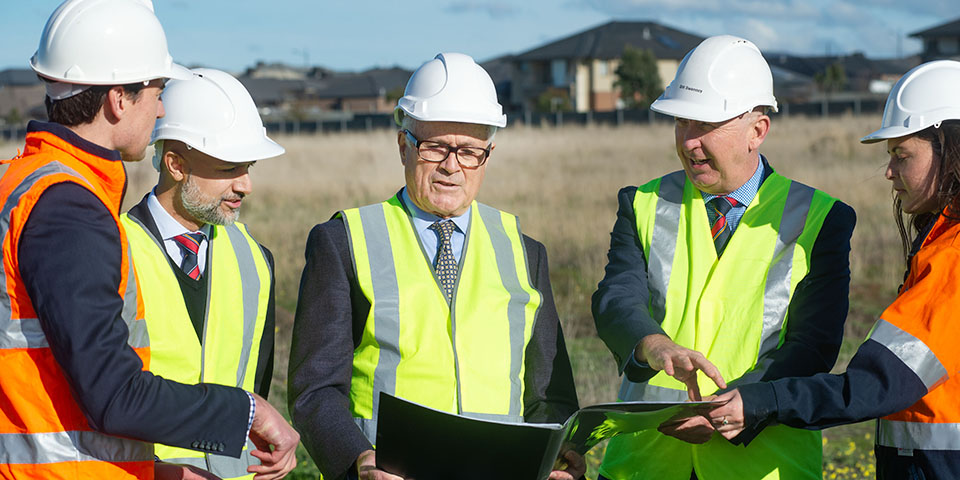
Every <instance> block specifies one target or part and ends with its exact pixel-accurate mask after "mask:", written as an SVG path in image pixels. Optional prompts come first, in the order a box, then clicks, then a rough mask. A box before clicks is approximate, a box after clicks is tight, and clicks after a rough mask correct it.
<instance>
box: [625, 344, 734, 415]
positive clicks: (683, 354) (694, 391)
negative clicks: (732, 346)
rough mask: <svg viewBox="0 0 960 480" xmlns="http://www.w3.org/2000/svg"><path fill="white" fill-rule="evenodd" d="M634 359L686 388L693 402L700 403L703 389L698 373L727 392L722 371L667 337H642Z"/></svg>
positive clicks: (693, 351)
mask: <svg viewBox="0 0 960 480" xmlns="http://www.w3.org/2000/svg"><path fill="white" fill-rule="evenodd" d="M633 354H634V356H635V357H636V359H637V361H638V362H644V363H646V364H648V365H650V368H652V369H654V370H663V371H664V372H666V374H667V375H670V376H671V377H673V378H676V379H677V380H680V381H681V382H683V383H684V384H686V386H687V395H688V396H689V397H690V400H694V401H700V386H699V385H698V384H697V370H701V371H703V373H704V374H706V375H707V376H708V377H710V379H711V380H713V382H714V383H716V384H717V387H719V388H727V382H725V381H723V376H722V375H720V370H719V369H717V367H716V366H714V365H713V364H712V363H710V360H707V357H704V356H703V354H702V353H700V352H698V351H696V350H690V349H689V348H685V347H681V346H680V345H677V344H676V343H674V342H673V340H670V338H669V337H667V336H666V335H660V334H654V335H647V336H646V337H643V340H641V341H640V344H639V345H637V349H636V350H635V351H634V353H633Z"/></svg>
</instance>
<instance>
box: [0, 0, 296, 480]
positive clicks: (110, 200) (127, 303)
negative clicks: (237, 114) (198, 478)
mask: <svg viewBox="0 0 960 480" xmlns="http://www.w3.org/2000/svg"><path fill="white" fill-rule="evenodd" d="M30 64H31V66H32V67H33V69H34V70H35V71H36V72H37V74H38V75H40V76H41V78H43V79H44V81H45V82H46V83H47V98H46V104H47V114H48V117H49V118H50V122H49V123H44V122H32V123H31V124H30V125H29V126H28V133H27V138H26V146H25V147H24V150H23V154H22V155H20V156H18V157H17V158H15V159H13V160H11V161H10V165H9V167H8V168H7V170H6V172H5V173H4V175H3V177H2V178H0V204H2V205H3V207H2V212H3V215H2V218H3V221H2V222H0V238H3V250H2V254H3V258H4V261H3V264H4V281H5V285H6V288H5V289H3V292H2V294H0V296H2V299H0V369H2V370H3V372H4V373H3V375H0V403H2V404H3V405H4V407H3V408H2V413H0V451H2V452H3V454H2V455H0V472H2V473H0V476H3V477H4V478H17V479H20V478H24V479H27V478H29V479H34V478H36V479H47V478H78V479H80V478H84V479H87V478H89V479H94V478H98V479H99V478H110V479H126V478H137V479H141V478H142V479H151V478H154V475H155V473H156V475H157V478H181V477H186V476H189V475H191V473H192V471H187V470H186V469H185V468H186V467H180V466H175V465H170V464H166V463H163V462H155V457H154V453H153V445H152V442H163V443H167V444H170V445H176V446H180V447H183V448H190V449H194V450H201V451H205V452H218V453H223V454H226V455H230V456H239V455H240V454H241V452H242V450H243V447H244V445H245V444H246V438H247V437H248V435H249V437H251V438H252V439H253V440H254V442H255V443H256V444H257V446H258V450H259V451H258V452H256V453H255V455H257V456H258V458H260V459H261V460H263V465H257V466H255V467H251V469H254V470H256V471H257V472H260V473H263V474H264V475H263V478H279V477H282V476H283V475H284V474H286V472H288V471H290V470H291V469H292V468H293V466H294V464H295V462H296V459H295V456H294V449H295V447H296V444H297V443H298V440H299V437H298V435H297V433H296V432H295V431H294V430H293V429H292V428H291V427H290V426H289V425H288V424H287V423H286V421H284V420H283V418H282V417H281V416H280V415H279V413H278V412H277V411H276V410H275V409H274V408H273V407H271V406H270V404H269V403H267V402H266V401H265V400H264V399H263V398H262V397H260V396H258V395H256V394H250V393H246V392H244V391H243V390H242V389H239V388H235V387H225V386H221V385H215V384H200V385H185V384H182V383H177V382H174V381H170V380H166V379H163V378H161V377H159V376H156V375H154V374H152V373H150V372H149V371H147V370H148V368H149V361H150V347H151V344H150V335H149V334H148V331H147V330H148V329H147V327H146V322H145V320H144V303H143V295H142V292H141V290H140V288H139V286H138V283H137V277H138V275H142V274H138V273H137V272H136V271H135V268H134V264H133V262H132V260H131V258H130V245H129V242H128V235H127V232H126V229H125V227H124V226H123V225H122V223H121V221H120V218H119V208H120V204H121V202H122V199H123V195H124V191H125V188H126V175H125V171H124V167H123V163H122V161H137V160H140V159H142V158H143V155H144V149H145V148H146V146H147V143H148V141H149V139H150V129H151V128H152V126H153V124H154V122H155V120H156V119H157V118H159V117H162V116H163V114H164V110H163V104H162V103H161V101H160V93H161V91H162V89H163V85H164V79H167V78H189V77H190V76H191V75H190V73H189V71H187V70H186V69H184V68H183V67H180V66H178V65H176V64H174V63H173V62H172V59H171V57H170V55H169V54H168V52H167V43H166V37H165V36H164V33H163V28H162V27H161V26H160V22H159V21H158V20H157V18H156V17H155V16H154V12H153V5H152V4H151V2H149V1H148V0H68V1H66V2H64V3H63V4H61V5H60V6H59V7H58V8H57V9H56V10H55V11H54V12H53V14H52V15H51V16H50V19H49V20H48V21H47V24H46V27H45V28H44V30H43V34H42V35H41V39H40V46H39V48H38V50H37V53H36V54H35V55H34V56H33V58H32V59H31V61H30ZM271 446H272V447H273V449H271Z"/></svg>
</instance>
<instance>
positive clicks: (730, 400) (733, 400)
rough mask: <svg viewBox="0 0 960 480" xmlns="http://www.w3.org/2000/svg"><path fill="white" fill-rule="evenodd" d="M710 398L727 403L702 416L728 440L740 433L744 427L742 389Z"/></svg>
mask: <svg viewBox="0 0 960 480" xmlns="http://www.w3.org/2000/svg"><path fill="white" fill-rule="evenodd" d="M710 400H714V401H719V402H726V403H724V404H723V405H720V406H719V407H717V408H714V409H713V410H709V411H707V412H706V413H704V414H703V417H702V418H705V419H706V420H707V421H708V422H710V423H711V424H713V425H714V427H715V428H716V429H717V431H718V432H720V435H723V438H726V439H727V440H732V439H733V437H736V436H737V435H740V432H742V431H743V427H744V423H743V398H742V397H741V396H740V390H731V391H729V392H727V393H724V394H723V395H717V396H716V397H712V398H710Z"/></svg>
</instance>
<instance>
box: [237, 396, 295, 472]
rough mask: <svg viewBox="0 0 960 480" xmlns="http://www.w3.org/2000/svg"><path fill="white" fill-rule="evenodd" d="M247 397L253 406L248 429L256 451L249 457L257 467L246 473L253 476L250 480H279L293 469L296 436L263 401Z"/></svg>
mask: <svg viewBox="0 0 960 480" xmlns="http://www.w3.org/2000/svg"><path fill="white" fill-rule="evenodd" d="M251 395H253V400H254V401H255V402H256V412H255V413H254V417H253V425H252V426H251V427H250V440H252V441H253V444H254V445H256V446H257V449H256V450H254V451H252V452H250V454H251V455H253V456H254V457H256V458H257V459H258V460H260V463H261V465H251V466H249V467H247V472H249V473H255V474H256V475H254V477H253V478H255V479H256V480H275V479H278V478H283V477H285V476H286V475H287V473H290V470H293V467H296V466H297V455H296V450H297V444H299V443H300V434H299V433H297V431H296V430H294V429H293V427H291V426H290V424H289V423H287V421H286V420H284V418H283V416H281V415H280V412H278V411H277V409H275V408H273V405H270V404H269V403H267V401H266V400H264V399H263V397H261V396H260V395H257V394H256V393H252V394H251ZM271 447H273V450H271Z"/></svg>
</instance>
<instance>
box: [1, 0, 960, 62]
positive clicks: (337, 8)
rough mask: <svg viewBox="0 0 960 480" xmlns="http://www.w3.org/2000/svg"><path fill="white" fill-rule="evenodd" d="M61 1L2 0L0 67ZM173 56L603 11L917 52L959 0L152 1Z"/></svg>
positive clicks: (503, 28)
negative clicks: (915, 35) (916, 35)
mask: <svg viewBox="0 0 960 480" xmlns="http://www.w3.org/2000/svg"><path fill="white" fill-rule="evenodd" d="M59 3H60V1H59V0H0V32H3V33H2V34H0V35H2V37H0V38H2V41H0V69H2V68H10V67H26V66H27V60H28V59H29V57H30V56H31V55H32V54H33V52H34V51H35V50H36V46H37V42H38V40H39V37H40V32H41V30H42V29H43V25H44V23H45V21H46V18H47V17H48V16H49V14H50V13H51V12H52V11H53V10H54V8H56V6H57V5H58V4H59ZM154 4H155V6H156V12H157V16H158V17H159V18H160V20H161V22H162V23H163V25H164V28H165V30H166V32H167V37H168V42H169V44H170V51H171V53H172V54H173V57H174V58H175V59H176V60H177V61H178V62H179V63H182V64H186V65H199V64H202V65H205V66H210V67H216V68H221V69H226V70H230V71H240V70H242V69H243V68H244V67H246V66H248V65H251V64H253V63H255V62H256V61H257V60H265V61H271V62H272V61H281V62H286V63H289V64H294V65H304V64H309V65H322V66H325V67H329V68H333V69H337V70H362V69H365V68H369V67H373V66H392V65H400V66H403V67H407V68H415V67H416V66H417V65H419V64H420V63H422V62H424V61H426V60H428V59H430V58H432V57H433V56H434V55H435V54H436V53H437V52H439V51H460V52H463V53H467V54H470V55H472V56H474V57H475V58H477V59H478V60H487V59H490V58H493V57H497V56H500V55H503V54H508V53H519V52H523V51H526V50H529V49H531V48H534V47H537V46H539V45H541V44H543V43H546V42H549V41H552V40H556V39H559V38H562V37H565V36H567V35H570V34H573V33H576V32H579V31H581V30H585V29H587V28H590V27H593V26H596V25H599V24H602V23H605V22H607V21H610V20H651V21H656V22H659V23H662V24H665V25H668V26H671V27H674V28H677V29H680V30H684V31H687V32H690V33H694V34H698V35H701V36H709V35H716V34H721V33H729V34H734V35H740V36H743V37H746V38H749V39H750V40H753V41H754V42H755V43H756V44H757V45H758V46H759V47H760V48H761V49H762V50H765V51H785V52H792V53H798V54H814V55H824V54H842V53H851V52H854V51H862V52H864V53H866V54H867V55H868V56H870V57H894V56H896V55H897V54H898V52H900V53H902V54H911V53H915V52H917V51H919V49H920V43H919V41H917V40H915V39H909V38H907V35H908V34H910V33H912V32H915V31H918V30H924V29H926V28H929V27H932V26H935V25H939V24H941V23H944V22H947V21H950V20H953V19H956V18H958V17H960V10H958V9H957V8H956V0H924V1H904V0H669V1H668V0H556V1H549V0H524V1H519V0H450V1H427V0H406V1H403V2H394V1H383V0H378V1H374V0H347V1H332V0H155V1H154Z"/></svg>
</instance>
